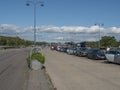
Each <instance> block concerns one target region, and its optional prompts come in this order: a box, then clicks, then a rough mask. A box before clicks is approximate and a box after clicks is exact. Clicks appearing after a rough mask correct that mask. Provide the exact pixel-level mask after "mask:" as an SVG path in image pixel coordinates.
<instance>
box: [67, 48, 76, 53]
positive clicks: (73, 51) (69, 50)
mask: <svg viewBox="0 0 120 90" xmlns="http://www.w3.org/2000/svg"><path fill="white" fill-rule="evenodd" d="M75 52H76V48H75V47H69V48H68V49H67V54H69V55H74V54H75Z"/></svg>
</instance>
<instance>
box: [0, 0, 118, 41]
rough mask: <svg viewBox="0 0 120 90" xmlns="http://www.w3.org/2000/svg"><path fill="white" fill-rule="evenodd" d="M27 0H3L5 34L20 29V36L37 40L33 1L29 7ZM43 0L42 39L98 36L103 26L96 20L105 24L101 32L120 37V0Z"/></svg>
mask: <svg viewBox="0 0 120 90" xmlns="http://www.w3.org/2000/svg"><path fill="white" fill-rule="evenodd" d="M26 1H27V0H0V33H1V34H2V33H4V35H9V32H12V33H19V35H20V37H22V38H25V39H29V40H33V37H31V35H33V31H31V29H32V26H33V5H32V4H31V5H30V6H29V7H27V6H26ZM31 1H33V0H31ZM38 1H40V0H38ZM42 1H44V5H45V6H44V7H40V5H37V27H38V28H37V29H38V32H37V35H38V36H37V37H38V39H37V40H38V41H41V40H45V41H46V40H47V41H67V40H68V41H70V40H75V41H83V40H82V39H81V38H85V36H87V37H86V39H85V40H88V39H87V38H89V39H90V40H97V39H95V37H96V38H98V30H99V27H98V26H94V24H95V23H97V24H104V26H102V27H101V28H100V29H101V35H110V36H111V35H113V36H114V35H115V36H116V38H117V39H118V40H120V39H119V34H120V0H42ZM3 27H4V28H3ZM41 28H42V29H41ZM93 30H94V35H95V37H93V36H94V35H93ZM26 32H27V33H26ZM66 32H67V35H66ZM71 32H72V33H71ZM81 32H82V33H81ZM5 33H6V34H5ZM23 33H24V34H23ZM61 33H62V34H61ZM91 33H92V34H91ZM81 34H82V35H81ZM116 34H117V35H116ZM13 36H14V35H13ZM48 36H49V37H48ZM83 36H84V37H83ZM70 37H72V38H70ZM90 37H91V38H90ZM41 38H42V39H41ZM55 38H56V39H55ZM76 38H80V39H77V40H76ZM48 39H49V40H48Z"/></svg>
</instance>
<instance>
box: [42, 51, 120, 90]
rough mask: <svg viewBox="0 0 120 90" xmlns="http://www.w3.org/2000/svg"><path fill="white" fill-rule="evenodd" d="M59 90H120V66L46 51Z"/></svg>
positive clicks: (49, 69)
mask: <svg viewBox="0 0 120 90" xmlns="http://www.w3.org/2000/svg"><path fill="white" fill-rule="evenodd" d="M43 52H44V54H45V55H46V67H47V72H48V74H49V75H50V77H51V79H52V81H53V83H54V85H55V87H56V88H57V90H120V65H116V64H106V63H104V62H103V61H94V60H89V59H86V58H84V57H76V56H72V55H67V54H64V53H60V52H57V51H51V50H49V49H44V51H43Z"/></svg>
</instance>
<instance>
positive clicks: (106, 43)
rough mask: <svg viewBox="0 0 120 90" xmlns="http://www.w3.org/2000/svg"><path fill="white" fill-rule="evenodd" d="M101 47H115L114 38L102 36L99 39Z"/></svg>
mask: <svg viewBox="0 0 120 90" xmlns="http://www.w3.org/2000/svg"><path fill="white" fill-rule="evenodd" d="M101 46H102V47H103V48H107V47H115V46H117V41H116V39H115V37H114V36H103V37H102V39H101Z"/></svg>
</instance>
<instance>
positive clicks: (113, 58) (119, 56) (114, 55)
mask: <svg viewBox="0 0 120 90" xmlns="http://www.w3.org/2000/svg"><path fill="white" fill-rule="evenodd" d="M105 56H106V59H107V61H108V62H113V63H119V64H120V50H110V51H107V52H106V54H105Z"/></svg>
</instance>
